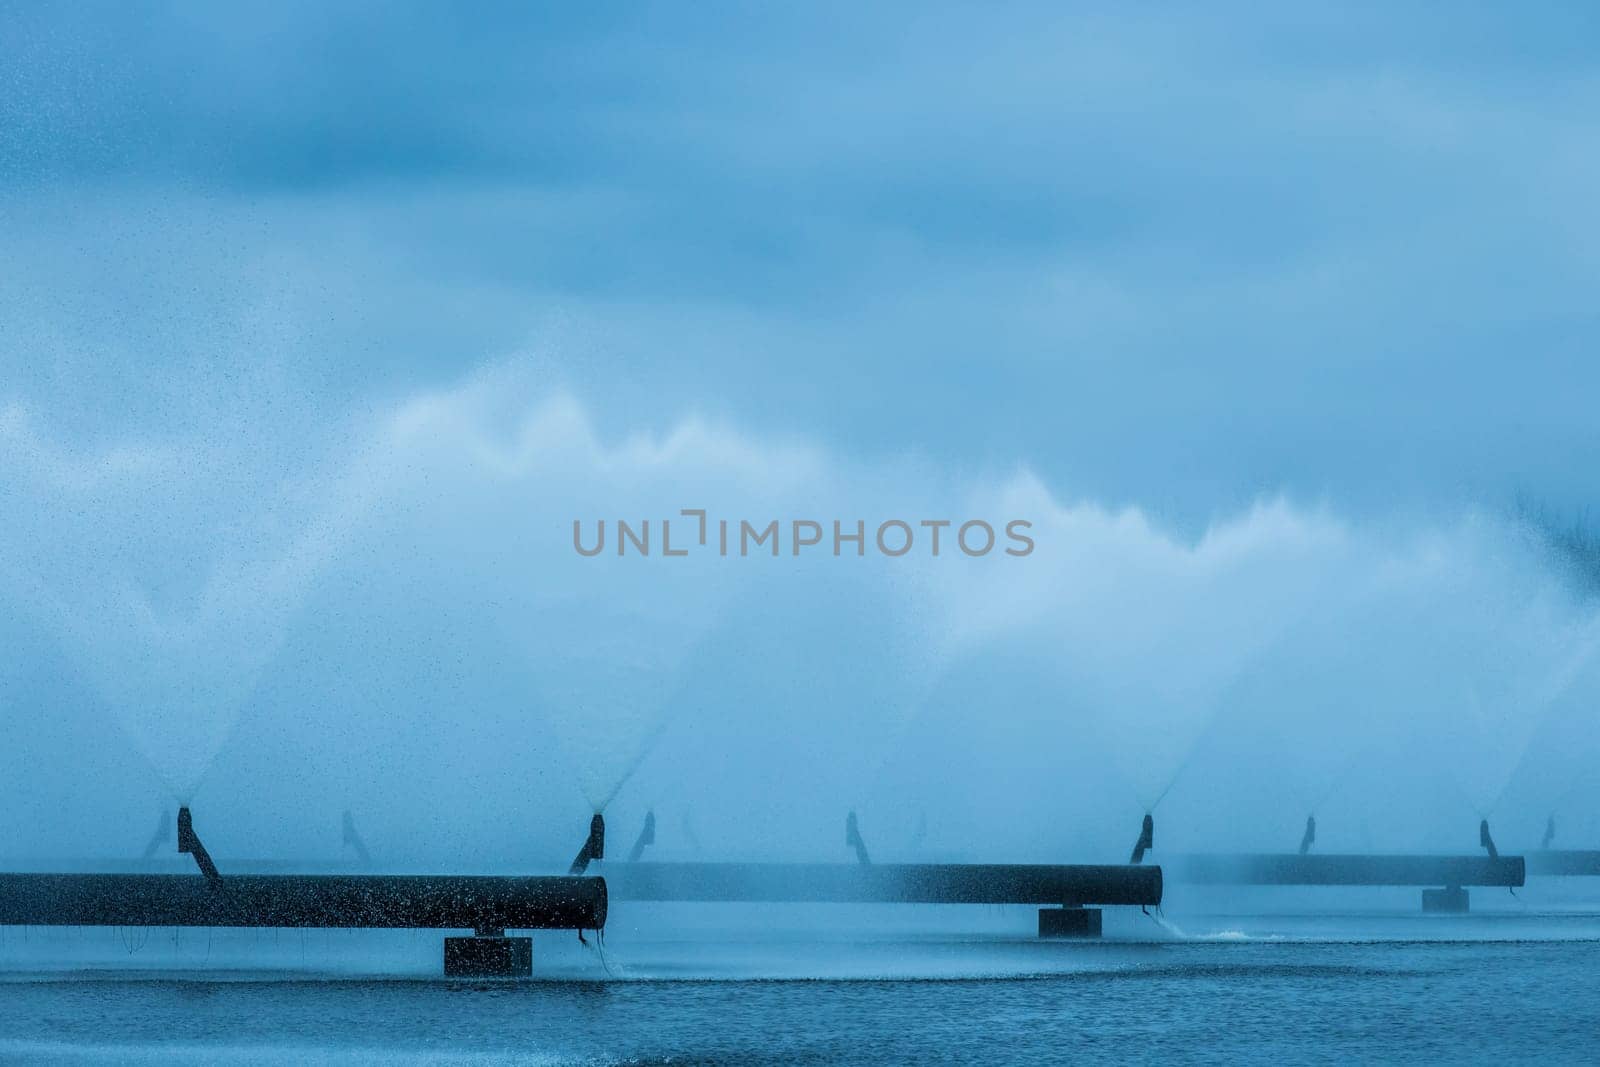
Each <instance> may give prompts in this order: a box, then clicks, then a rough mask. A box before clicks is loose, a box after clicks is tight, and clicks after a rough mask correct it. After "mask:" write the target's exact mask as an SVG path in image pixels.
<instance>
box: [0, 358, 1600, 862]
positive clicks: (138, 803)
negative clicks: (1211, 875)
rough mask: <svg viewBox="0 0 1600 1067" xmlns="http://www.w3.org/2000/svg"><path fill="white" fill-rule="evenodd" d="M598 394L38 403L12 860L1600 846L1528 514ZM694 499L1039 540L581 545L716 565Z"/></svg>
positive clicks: (1580, 725)
mask: <svg viewBox="0 0 1600 1067" xmlns="http://www.w3.org/2000/svg"><path fill="white" fill-rule="evenodd" d="M603 407H604V404H603V400H601V399H597V398H593V397H585V396H581V395H577V394H575V393H574V392H572V391H571V390H570V389H569V388H567V387H566V386H565V385H564V384H562V383H561V382H560V380H559V378H558V376H555V375H551V374H549V373H548V372H547V369H546V364H544V363H542V362H540V361H537V360H522V359H513V360H507V361H502V362H498V363H494V364H490V365H486V366H485V367H483V368H481V369H480V370H479V371H477V372H475V373H474V374H472V375H470V376H468V377H466V378H464V379H461V380H460V381H458V382H455V383H453V384H451V385H449V386H447V387H442V388H438V389H424V390H418V391H415V392H412V393H410V394H406V395H403V396H398V397H384V398H373V399H370V400H368V401H366V402H364V403H362V404H360V405H351V406H348V407H347V408H344V409H341V410H340V411H338V412H330V411H328V410H327V409H325V408H319V407H317V406H316V405H315V404H313V403H303V404H301V405H300V406H299V407H298V408H297V407H296V406H295V405H293V404H292V403H288V404H283V403H279V404H275V405H274V408H273V410H272V412H271V420H270V423H269V422H268V421H266V420H263V421H261V422H255V423H251V425H252V426H253V427H254V428H253V429H251V430H250V431H248V432H243V431H237V432H236V431H235V429H234V427H237V426H239V425H240V423H238V422H237V421H234V416H236V415H237V412H234V411H226V410H222V409H218V410H217V411H214V412H213V414H212V416H211V417H208V418H199V419H194V418H191V419H188V420H186V421H183V422H179V423H173V422H160V423H151V424H150V425H149V426H148V427H147V428H146V429H147V432H145V433H129V434H128V435H127V436H125V437H119V438H117V439H114V440H108V439H106V438H105V437H104V435H99V436H97V437H94V438H90V439H87V440H86V439H85V438H84V437H83V435H77V436H74V435H73V434H72V433H71V432H70V431H68V430H66V429H64V428H63V427H60V426H57V425H54V424H52V421H51V419H50V416H49V413H48V411H46V410H44V409H42V408H37V407H34V406H31V405H29V404H27V403H26V402H23V401H14V402H12V403H10V404H9V405H8V406H6V407H5V408H4V409H3V418H0V456H3V459H4V463H3V465H0V479H3V480H0V494H3V497H4V499H5V501H6V504H7V506H6V507H5V508H4V510H3V514H4V516H5V518H4V519H3V520H0V548H3V556H0V558H3V560H4V566H0V596H3V598H4V607H5V610H4V617H5V619H6V623H5V626H6V640H5V642H4V650H3V652H0V712H3V714H4V715H5V716H6V718H7V720H8V722H9V724H10V728H9V730H8V734H9V739H10V740H9V743H8V745H7V746H6V748H5V767H4V770H3V784H0V791H3V793H4V800H5V811H6V812H7V818H6V820H5V827H6V829H5V839H6V842H7V844H6V851H7V852H8V853H10V854H11V855H13V856H29V857H34V856H45V857H48V856H79V857H81V856H104V857H118V856H127V855H132V854H135V853H136V850H137V849H138V847H139V846H140V845H141V844H142V843H143V841H144V840H145V839H146V838H147V837H148V835H149V833H150V830H151V828H152V827H153V825H154V822H155V819H156V815H157V813H158V812H159V811H161V810H162V809H170V808H172V807H173V806H175V805H176V804H177V803H187V804H192V805H193V807H194V808H195V810H196V813H197V818H198V819H201V820H202V822H203V824H204V825H205V827H206V830H207V840H208V843H210V845H211V848H212V851H213V853H215V854H217V855H218V857H219V861H222V860H225V858H229V857H236V858H239V859H245V858H251V859H254V858H281V859H286V860H296V859H300V860H306V861H319V860H325V859H328V858H330V857H336V856H337V854H338V850H339V847H340V845H339V836H338V835H339V816H340V813H341V811H343V810H346V809H348V810H350V811H351V812H352V813H353V814H354V815H355V817H356V819H357V822H358V824H359V825H360V827H361V829H362V833H363V835H364V837H365V838H366V839H367V842H368V844H369V846H370V847H371V848H372V849H373V851H374V854H375V856H377V857H378V861H379V863H380V865H381V866H382V867H384V868H387V869H407V868H418V869H443V868H458V869H473V870H493V871H523V870H529V871H533V870H553V869H559V868H561V867H563V866H564V863H565V861H566V860H567V859H568V858H570V853H571V852H572V850H573V849H574V848H576V846H577V844H578V843H579V842H580V841H581V840H582V835H583V833H584V828H585V826H586V825H587V819H588V816H589V815H590V814H591V813H592V812H594V811H604V812H605V814H606V815H607V818H608V821H609V822H610V824H611V825H612V826H613V827H614V831H613V832H614V833H615V835H616V837H617V838H618V839H619V840H624V841H625V840H627V839H630V838H631V836H632V834H633V833H634V831H635V828H636V827H637V826H638V825H639V823H640V822H641V821H642V819H643V817H644V814H645V812H646V811H655V812H656V814H657V816H658V819H659V825H660V830H659V833H658V849H659V851H660V853H661V854H662V855H664V856H667V855H676V856H682V857H692V856H697V855H698V856H703V857H717V858H756V859H759V858H785V859H809V860H817V861H833V860H838V859H842V858H844V853H843V849H842V824H843V818H844V814H845V812H846V811H848V810H856V811H858V812H859V815H860V818H861V822H862V826H863V831H864V833H865V834H866V835H867V836H868V838H869V840H871V841H872V842H873V844H874V853H875V855H877V856H881V857H882V858H884V859H902V860H918V859H934V858H938V859H946V858H951V859H965V860H990V861H1035V862H1045V861H1049V862H1098V861H1120V860H1121V859H1123V858H1125V853H1126V850H1127V847H1128V846H1129V844H1131V841H1132V838H1133V836H1134V835H1135V833H1136V831H1137V828H1138V821H1139V818H1140V816H1141V815H1142V814H1143V813H1144V812H1146V811H1152V812H1154V813H1155V814H1156V816H1157V818H1158V825H1159V826H1160V827H1161V831H1160V836H1159V837H1158V853H1157V858H1159V855H1160V850H1163V849H1164V850H1168V851H1172V850H1177V851H1201V850H1217V849H1232V848H1267V849H1287V848H1289V847H1291V846H1292V845H1293V844H1294V842H1295V840H1297V838H1298V832H1299V825H1300V823H1301V822H1303V820H1304V818H1305V816H1306V815H1308V814H1315V815H1316V816H1317V818H1318V820H1319V828H1320V836H1319V846H1320V845H1323V844H1325V845H1326V847H1327V849H1328V850H1330V851H1338V850H1341V849H1344V850H1350V851H1354V850H1379V851H1384V850H1396V851H1401V850H1404V851H1449V852H1467V851H1472V850H1473V849H1475V847H1476V839H1475V836H1474V835H1475V832H1476V823H1477V820H1478V819H1479V818H1489V819H1491V821H1492V822H1493V823H1494V824H1495V826H1496V827H1497V830H1498V832H1499V833H1500V834H1501V835H1502V838H1503V839H1504V841H1506V842H1515V843H1519V844H1520V843H1521V842H1524V841H1529V840H1532V839H1533V838H1534V835H1535V834H1536V833H1537V832H1538V831H1539V830H1540V829H1541V828H1542V826H1543V821H1544V818H1545V817H1546V815H1548V814H1550V813H1552V812H1559V813H1560V814H1561V815H1562V817H1563V827H1564V832H1566V833H1568V834H1570V835H1572V837H1573V838H1574V839H1579V838H1580V837H1581V835H1584V834H1588V835H1590V836H1597V835H1600V826H1596V825H1595V820H1594V819H1593V818H1592V817H1590V816H1588V815H1586V814H1585V809H1586V808H1587V807H1592V804H1593V799H1594V792H1595V790H1596V788H1597V785H1600V783H1595V782H1594V781H1593V780H1592V778H1588V777H1586V776H1585V775H1584V774H1583V773H1582V768H1583V767H1584V765H1585V764H1586V762H1588V761H1589V760H1590V759H1591V758H1592V755H1593V753H1594V745H1593V742H1594V738H1595V736H1596V723H1595V721H1594V714H1593V708H1594V706H1595V700H1594V697H1595V687H1596V682H1597V676H1596V662H1595V651H1596V646H1597V644H1600V610H1597V608H1600V604H1597V602H1596V600H1595V598H1594V597H1593V595H1592V592H1591V591H1590V589H1589V587H1588V586H1586V585H1585V583H1584V582H1583V581H1581V580H1579V578H1578V577H1577V576H1575V574H1574V572H1573V569H1572V568H1571V566H1570V565H1569V563H1568V561H1567V560H1565V559H1564V558H1563V557H1562V556H1561V554H1560V552H1559V551H1558V546H1557V545H1556V544H1555V542H1553V541H1552V539H1551V538H1550V537H1548V536H1546V534H1545V532H1544V531H1542V530H1541V529H1540V528H1539V527H1538V526H1537V525H1536V524H1533V523H1530V522H1529V521H1528V520H1527V518H1526V517H1525V516H1519V514H1518V513H1516V512H1515V511H1513V510H1511V509H1505V508H1499V509H1497V508H1493V507H1488V506H1484V507H1479V508H1463V509H1460V510H1458V511H1455V512H1449V513H1439V514H1434V515H1432V516H1429V517H1427V518H1419V517H1418V516H1417V515H1415V514H1411V515H1406V516H1393V517H1387V518H1384V517H1379V518H1373V517H1370V516H1363V517H1352V516H1348V515H1342V514H1340V513H1339V512H1337V511H1336V510H1334V509H1333V508H1332V507H1331V506H1329V505H1327V504H1317V503H1305V502H1300V501H1295V500H1291V499H1289V498H1287V497H1282V496H1271V497H1264V498H1262V499H1261V500H1259V501H1258V502H1256V503H1255V504H1253V505H1252V506H1250V507H1249V508H1246V509H1244V510H1241V511H1239V512H1236V513H1232V514H1226V515H1223V516H1221V517H1219V518H1217V519H1216V520H1214V521H1213V522H1211V523H1210V524H1209V525H1208V526H1207V527H1206V528H1205V529H1204V530H1203V531H1202V532H1201V533H1200V534H1199V535H1198V536H1185V535H1184V534H1183V533H1182V532H1181V531H1176V530H1173V529H1170V528H1167V527H1165V526H1163V525H1162V524H1161V523H1160V522H1159V521H1157V520H1155V519H1153V518H1152V517H1151V516H1150V515H1148V514H1146V513H1145V512H1143V511H1141V510H1140V509H1137V508H1127V507H1111V506H1107V505H1105V504H1102V503H1098V502H1096V501H1095V500H1093V499H1088V498H1083V497H1077V496H1074V495H1072V493H1071V492H1070V488H1069V487H1058V486H1051V485H1048V484H1046V483H1045V482H1044V481H1042V480H1041V479H1040V478H1039V477H1038V476H1037V475H1036V474H1034V473H1031V472H1030V471H1029V470H1028V469H1027V468H1026V467H1015V468H1011V469H1005V470H991V471H974V470H970V469H967V470H952V469H945V468H941V467H940V466H939V465H937V464H935V463H932V462H930V461H928V460H927V459H926V458H922V457H918V456H916V455H914V454H912V453H910V452H906V453H902V454H899V455H895V454H885V455H880V456H877V457H876V458H865V459H862V458H854V459H847V458H844V457H842V456H840V455H839V454H837V453H834V452H832V451H830V450H828V449H827V448H826V447H824V446H822V445H820V444H818V443H816V442H814V441H808V440H805V439H802V438H795V437H788V438H785V437H781V436H777V435H773V434H769V433H763V432H762V431H759V430H756V429H752V428H750V427H741V426H737V425H733V424H730V423H727V422H724V421H718V420H714V419H707V418H704V417H701V416H697V415H695V414H694V413H693V412H678V413H673V414H670V415H668V416H667V417H666V418H664V419H663V420H661V421H659V422H654V423H649V424H641V425H637V426H633V427H624V428H622V429H620V430H615V431H613V430H612V429H611V428H610V426H611V425H612V421H613V420H608V419H607V418H606V417H605V416H604V415H603V414H600V413H599V412H602V411H603ZM174 425H177V426H179V427H180V429H177V430H174V429H173V428H172V427H173V426H174ZM602 426H606V427H607V429H604V430H603V429H601V427H602ZM683 509H704V510H706V511H707V512H708V514H710V515H711V516H712V517H713V520H714V519H715V518H716V517H718V516H722V517H728V518H733V519H736V520H737V519H739V518H748V519H750V520H751V521H752V522H760V523H764V522H765V521H766V520H768V519H769V518H771V519H779V520H782V521H783V522H787V521H789V520H791V519H794V518H812V519H815V520H818V521H820V522H821V523H822V524H823V525H824V526H826V525H827V524H828V523H829V521H830V520H832V519H834V518H838V519H842V520H845V521H846V522H847V523H853V522H854V521H855V520H857V519H861V520H864V521H865V524H866V528H867V530H868V531H869V532H868V535H867V536H868V539H869V541H870V538H871V536H872V535H871V532H870V531H871V530H872V529H873V528H874V527H876V525H877V524H878V523H880V522H883V521H885V520H888V519H903V520H905V521H907V522H909V523H910V524H912V525H913V526H915V525H916V524H917V522H918V521H919V520H922V519H948V520H954V521H955V522H956V523H957V524H959V523H960V522H962V521H965V520H967V519H970V518H980V519H984V520H986V521H989V522H991V523H993V524H994V525H995V526H997V527H1002V526H1003V525H1004V523H1005V522H1006V521H1008V520H1011V519H1023V520H1027V521H1028V522H1030V523H1031V537H1032V539H1033V541H1034V543H1035V547H1034V549H1033V551H1032V552H1031V553H1029V554H1027V555H1025V556H1022V557H1015V556H1008V555H1006V554H1004V553H1003V552H998V551H997V552H993V553H990V554H987V555H985V556H983V557H981V558H974V557H970V556H968V555H966V554H965V553H962V552H960V551H951V550H950V549H949V547H948V546H946V550H945V551H944V552H942V553H941V554H940V555H938V556H937V557H935V556H933V555H931V554H929V553H927V552H926V551H925V549H924V550H919V551H914V552H910V553H907V554H906V555H904V556H901V557H890V556H886V555H883V554H882V553H880V552H875V551H867V552H865V553H864V554H863V555H861V556H859V557H858V556H856V555H854V553H853V551H851V550H848V549H847V550H846V551H845V552H843V553H842V554H840V555H838V556H835V555H834V554H833V553H832V551H831V550H830V546H829V545H828V544H827V543H824V544H822V545H820V546H818V547H816V548H812V549H807V550H805V551H804V552H801V553H800V554H798V555H796V554H794V552H793V551H792V550H791V547H790V545H789V544H788V542H787V541H785V542H784V543H783V544H782V545H781V551H780V552H779V553H778V554H777V555H776V556H773V555H770V554H768V553H767V552H766V550H765V548H763V549H761V550H759V551H756V552H753V553H751V554H749V555H743V554H729V555H727V556H722V555H719V554H716V553H712V552H704V551H702V552H694V553H691V554H690V555H688V556H687V557H683V558H669V557H665V556H663V555H661V554H660V548H661V545H660V542H659V540H657V542H656V543H655V544H654V545H653V546H652V547H653V548H655V549H656V551H655V552H653V553H652V554H650V555H648V556H641V555H640V554H638V553H636V552H630V553H629V554H627V555H623V556H618V555H617V554H616V553H615V541H614V539H613V541H612V542H610V543H608V545H607V551H605V552H602V553H600V554H599V555H597V556H595V557H593V558H588V557H585V556H583V555H580V554H579V553H578V552H576V551H575V550H574V546H573V542H572V524H573V522H574V520H581V521H582V522H583V523H584V524H585V529H586V531H588V532H587V533H586V534H585V536H586V537H592V536H593V531H594V530H595V528H596V523H597V522H598V521H599V520H601V519H604V520H607V521H608V523H611V524H614V523H615V522H616V521H617V520H618V519H622V520H626V521H628V522H630V523H639V522H641V521H642V520H646V519H649V520H652V525H655V527H656V536H657V538H658V539H659V537H660V536H661V532H662V531H661V527H660V526H659V522H660V520H662V519H672V520H674V526H673V530H672V537H673V538H674V541H675V543H677V544H684V543H688V542H689V540H690V539H692V537H693V532H694V530H695V522H694V520H693V519H692V518H683V517H682V516H681V512H682V511H683ZM680 522H681V525H679V524H678V523H680ZM780 525H781V523H780ZM613 532H614V526H613ZM680 538H682V540H680ZM25 723H26V726H24V724H25Z"/></svg>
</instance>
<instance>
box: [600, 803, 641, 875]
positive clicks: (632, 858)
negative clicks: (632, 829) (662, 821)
mask: <svg viewBox="0 0 1600 1067" xmlns="http://www.w3.org/2000/svg"><path fill="white" fill-rule="evenodd" d="M596 817H597V818H598V816H596ZM655 843H656V813H655V812H654V811H653V810H652V811H647V812H645V813H644V828H643V829H642V830H640V831H639V836H638V837H637V838H636V839H635V840H634V842H633V847H632V848H630V849H629V850H628V862H629V863H638V862H639V860H640V859H641V858H642V857H643V856H644V850H645V849H647V848H649V847H650V846H651V845H653V844H655Z"/></svg>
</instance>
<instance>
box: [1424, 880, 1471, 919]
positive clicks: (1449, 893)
mask: <svg viewBox="0 0 1600 1067" xmlns="http://www.w3.org/2000/svg"><path fill="white" fill-rule="evenodd" d="M1470 909H1471V898H1470V896H1469V895H1468V893H1467V891H1466V890H1465V889H1463V888H1461V887H1460V886H1458V885H1453V886H1448V887H1446V888H1444V889H1424V890H1423V891H1422V910H1423V911H1433V912H1444V913H1451V914H1456V915H1464V914H1465V913H1466V912H1467V911H1469V910H1470Z"/></svg>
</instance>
